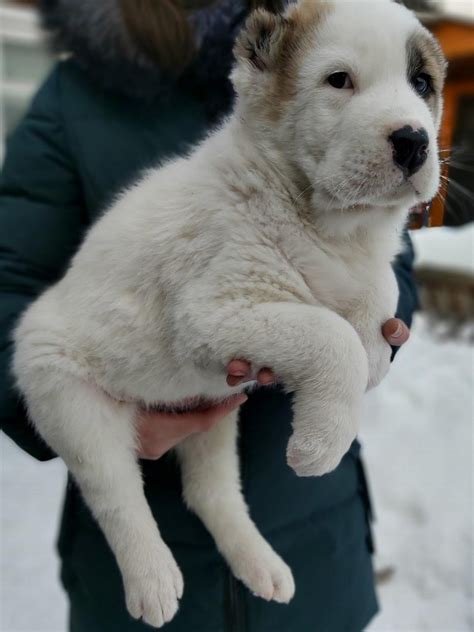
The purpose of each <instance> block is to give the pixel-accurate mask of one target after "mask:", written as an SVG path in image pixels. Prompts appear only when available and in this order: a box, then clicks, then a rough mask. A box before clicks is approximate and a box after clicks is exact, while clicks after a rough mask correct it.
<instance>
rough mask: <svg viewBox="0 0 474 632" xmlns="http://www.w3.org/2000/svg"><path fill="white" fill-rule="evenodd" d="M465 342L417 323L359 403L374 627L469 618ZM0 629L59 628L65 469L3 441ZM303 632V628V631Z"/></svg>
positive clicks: (427, 626) (436, 629)
mask: <svg viewBox="0 0 474 632" xmlns="http://www.w3.org/2000/svg"><path fill="white" fill-rule="evenodd" d="M473 360H474V356H473V348H472V347H469V346H468V345H467V344H466V343H465V342H462V340H461V339H459V340H457V341H456V340H455V341H452V340H451V341H449V340H439V339H435V338H433V336H432V334H430V333H429V332H428V331H427V330H426V327H425V323H424V321H423V320H422V319H420V318H419V319H418V321H417V322H416V325H415V327H414V330H413V334H412V339H411V341H410V343H409V344H407V345H406V347H405V348H404V349H402V350H401V351H400V354H399V357H398V358H397V360H396V362H395V363H394V365H393V367H392V370H391V372H390V374H389V376H388V377H387V379H386V380H385V382H384V383H383V384H382V385H381V386H380V388H378V389H377V390H376V391H374V392H373V393H371V394H370V395H369V396H368V398H367V415H366V420H365V423H364V427H363V431H362V440H363V443H364V448H365V455H366V459H367V463H368V470H369V476H370V479H371V481H372V488H373V494H374V499H375V508H376V513H377V523H376V526H375V531H376V539H377V549H378V556H377V560H376V563H377V566H378V567H379V568H384V569H385V568H387V567H390V568H393V569H394V573H393V576H392V578H391V579H389V580H388V581H387V582H386V583H384V584H382V585H381V586H380V591H379V592H380V600H381V605H382V614H380V615H379V616H378V617H377V619H376V620H375V621H374V622H373V623H372V625H371V626H370V628H369V630H370V632H422V631H427V632H468V631H471V630H473V625H474V621H473V618H472V594H471V592H470V591H471V588H472V575H471V572H472V561H473V548H472V527H473V525H472V510H473V497H472V457H473V452H472V449H473V448H472V422H473V408H474V406H473V392H474V389H473V386H474V384H473ZM1 447H2V453H1V454H2V462H3V465H2V497H3V502H2V507H1V509H2V515H1V520H2V523H1V524H2V532H1V536H2V537H1V545H2V550H1V553H2V556H1V564H2V566H1V573H2V575H1V579H2V586H1V588H2V601H1V603H2V613H1V625H0V629H1V630H2V632H40V631H41V632H64V631H65V629H66V627H65V626H66V624H65V621H66V604H65V600H64V597H63V595H62V593H61V590H60V588H59V587H58V582H57V562H56V557H55V554H54V550H53V542H54V539H55V534H56V529H57V517H58V512H59V507H60V502H61V497H62V493H63V487H64V480H65V472H64V468H63V467H62V465H61V463H60V462H59V461H56V462H51V463H36V462H35V461H33V460H32V459H30V458H29V457H28V456H26V455H24V454H22V452H21V451H20V450H18V449H16V448H15V447H14V446H13V445H12V444H11V443H10V442H9V441H8V440H7V439H4V438H3V439H2V443H1ZM301 632H306V630H302V631H301Z"/></svg>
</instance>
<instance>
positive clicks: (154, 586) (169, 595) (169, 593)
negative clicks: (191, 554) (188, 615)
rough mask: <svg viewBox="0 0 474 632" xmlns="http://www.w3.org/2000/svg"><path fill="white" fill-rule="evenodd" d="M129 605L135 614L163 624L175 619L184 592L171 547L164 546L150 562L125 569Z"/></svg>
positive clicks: (156, 623)
mask: <svg viewBox="0 0 474 632" xmlns="http://www.w3.org/2000/svg"><path fill="white" fill-rule="evenodd" d="M123 579H124V586H125V595H126V601H127V608H128V611H129V612H130V614H131V615H132V617H134V618H135V619H140V618H141V619H143V621H144V622H145V623H148V624H149V625H151V626H153V627H155V628H160V627H161V626H163V625H164V624H165V623H168V622H169V621H171V619H172V618H173V617H174V615H175V614H176V612H177V610H178V607H179V599H180V598H181V597H182V595H183V587H184V584H183V577H182V575H181V571H180V570H179V568H178V565H177V564H176V562H175V560H174V558H173V556H172V554H171V552H170V551H169V549H167V548H165V547H163V548H161V550H160V552H159V554H158V555H151V556H150V557H149V560H148V562H147V563H146V565H144V566H143V567H141V568H136V569H135V570H134V571H133V572H130V573H124V578H123Z"/></svg>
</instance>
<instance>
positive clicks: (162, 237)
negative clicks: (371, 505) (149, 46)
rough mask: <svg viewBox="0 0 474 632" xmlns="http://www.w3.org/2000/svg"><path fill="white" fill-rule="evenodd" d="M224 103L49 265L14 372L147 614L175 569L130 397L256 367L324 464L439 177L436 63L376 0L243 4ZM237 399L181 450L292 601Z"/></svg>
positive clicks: (197, 502) (209, 498) (191, 391)
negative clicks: (404, 249) (411, 229)
mask: <svg viewBox="0 0 474 632" xmlns="http://www.w3.org/2000/svg"><path fill="white" fill-rule="evenodd" d="M235 53H236V64H235V68H234V71H233V82H234V85H235V89H236V92H237V100H236V105H235V110H234V112H233V114H232V115H231V116H230V117H229V118H228V119H227V120H226V121H225V122H224V124H223V125H222V126H221V127H220V128H219V129H217V130H216V131H215V132H214V133H212V134H211V135H210V136H209V137H208V138H207V140H206V141H204V142H203V143H202V144H201V145H200V146H199V147H198V148H197V149H196V150H195V151H193V153H192V154H191V155H189V156H187V157H185V158H182V159H178V160H175V161H173V162H170V163H168V164H165V165H163V166H161V167H160V168H156V169H152V170H151V171H149V172H148V173H147V174H146V175H145V176H144V177H143V179H142V180H141V181H140V182H139V183H137V184H135V185H133V186H132V187H130V188H129V189H128V190H127V191H125V192H124V193H123V194H122V195H121V196H120V198H119V199H118V200H117V201H116V203H115V204H114V205H113V206H112V208H110V209H109V210H108V211H107V212H106V213H105V214H104V216H103V217H102V218H101V220H100V221H99V222H98V223H97V224H96V225H95V226H94V227H93V228H92V229H91V231H90V232H89V234H88V236H87V238H86V239H85V241H84V243H83V245H82V247H81V248H80V250H79V252H78V253H77V254H76V256H75V257H74V259H73V261H72V263H71V265H70V268H69V270H68V271H67V273H66V275H65V276H64V278H63V279H62V280H60V281H59V282H58V283H57V284H56V285H55V286H53V287H52V288H50V289H49V290H48V291H46V292H45V293H44V294H43V295H42V296H41V297H40V298H39V299H38V300H37V301H36V302H35V303H33V304H32V305H31V307H30V308H29V309H28V310H27V311H26V313H25V314H24V315H23V317H22V319H21V321H20V323H19V325H18V327H17V330H16V332H15V342H16V352H15V358H14V371H15V374H16V377H17V381H18V385H19V387H20V389H21V391H22V393H23V395H24V397H25V400H26V403H27V406H28V410H29V414H30V416H31V419H32V421H33V423H34V425H35V427H36V428H37V430H38V432H39V433H40V434H41V435H42V437H43V438H44V439H45V440H46V441H47V442H48V443H49V445H50V446H51V447H52V448H53V449H54V450H55V451H56V452H57V453H58V454H59V455H61V456H62V458H63V459H64V461H65V462H66V464H67V466H68V468H69V469H70V471H71V473H72V474H73V476H74V477H75V478H76V480H77V483H78V485H79V486H80V488H81V491H82V493H83V495H84V497H85V499H86V502H87V503H88V504H89V506H90V508H91V510H92V511H93V513H94V515H95V517H96V519H97V520H98V522H99V524H100V526H101V528H102V529H103V531H104V533H105V535H106V537H107V540H108V542H109V544H110V547H111V548H112V550H113V552H114V554H115V556H116V558H117V562H118V564H119V567H120V570H121V573H122V576H123V582H124V587H125V593H126V600H127V606H128V609H129V611H130V613H131V614H132V616H134V617H137V618H139V617H142V618H143V620H144V621H146V622H147V623H150V624H151V625H154V626H156V627H159V626H161V625H163V624H164V623H166V622H167V621H169V620H170V619H171V618H172V617H173V616H174V615H175V613H176V611H177V609H178V605H179V599H180V597H181V595H182V592H183V580H182V577H181V573H180V570H179V568H178V566H177V565H176V562H175V561H174V559H173V556H172V554H171V552H170V550H169V549H168V547H167V546H166V544H165V543H164V542H163V540H162V538H161V536H160V533H159V529H158V526H157V525H156V523H155V521H154V519H153V516H152V514H151V512H150V509H149V507H148V505H147V502H146V499H145V497H144V494H143V489H142V481H141V476H140V470H139V466H138V464H137V461H136V456H135V454H136V431H135V418H136V415H137V411H138V409H139V407H140V406H143V405H147V406H150V405H153V404H154V403H157V402H159V403H174V402H179V401H182V400H185V399H189V398H194V397H205V398H215V399H220V398H225V397H228V396H229V395H230V394H232V393H235V392H238V391H239V389H240V388H241V387H229V386H228V385H227V384H226V380H225V367H226V365H227V363H228V362H229V361H230V360H231V359H233V358H236V357H243V358H246V359H248V360H249V361H251V362H252V365H253V366H255V367H259V366H260V367H261V366H269V367H271V368H272V369H273V370H274V371H275V372H276V373H277V374H278V375H279V376H280V377H281V379H282V381H283V383H284V385H285V387H286V388H287V389H288V390H289V391H294V392H295V397H294V424H293V425H294V433H293V436H292V438H291V441H290V444H289V446H288V462H289V464H290V465H291V467H293V468H294V469H295V471H296V472H297V473H298V474H299V475H302V476H310V475H319V474H323V473H325V472H328V471H330V470H331V469H333V468H335V467H336V466H337V464H338V463H339V461H340V459H341V457H342V456H343V455H344V453H345V452H346V451H347V449H348V448H349V446H350V444H351V442H352V440H353V439H354V437H355V435H356V433H357V428H358V421H359V407H360V403H361V400H362V397H363V394H364V392H365V391H366V389H367V388H368V387H371V386H375V385H376V384H377V383H378V382H379V381H380V380H381V379H382V378H383V376H384V375H385V373H386V371H387V369H388V363H389V356H390V349H389V347H388V345H387V343H386V342H385V341H384V339H383V337H382V334H381V325H382V323H383V322H384V321H385V320H387V319H388V318H390V317H391V316H393V314H394V311H395V307H396V300H397V291H396V282H395V279H394V276H393V273H392V271H391V265H390V264H391V261H392V260H393V258H394V256H395V254H396V253H397V251H398V249H399V235H400V231H401V228H402V226H403V223H404V221H405V218H406V214H407V211H408V209H409V208H410V207H412V206H414V205H415V204H417V203H419V202H422V201H427V200H429V199H430V198H431V197H433V196H434V194H435V193H436V190H437V187H438V180H439V166H438V160H437V144H436V143H437V141H436V135H437V131H438V126H439V121H440V116H441V96H440V95H441V91H442V84H443V79H444V60H443V57H442V55H441V53H440V51H439V48H438V46H437V44H436V43H435V41H434V40H433V38H432V37H431V35H430V34H429V33H428V32H427V31H426V30H425V29H424V28H423V27H422V26H421V25H420V24H419V22H418V21H417V20H416V18H415V17H414V16H413V15H412V14H411V13H410V12H409V11H407V10H406V9H405V8H403V7H402V6H400V5H397V4H395V3H391V2H389V1H388V0H372V1H368V2H357V3H355V2H342V1H341V2H339V1H337V0H336V1H335V2H328V3H319V2H316V1H313V0H306V1H303V0H301V2H299V3H297V4H296V5H292V6H290V8H289V9H288V10H287V12H286V13H285V14H284V15H273V14H270V13H267V12H264V11H259V12H257V13H255V14H253V15H252V16H251V17H250V18H249V20H248V22H247V25H246V28H245V29H244V31H243V32H242V34H241V36H240V37H239V39H238V41H237V44H236V47H235ZM236 433H237V414H236V413H232V414H230V415H229V416H228V417H227V418H226V419H225V420H224V421H223V422H222V423H220V424H218V425H217V426H215V427H214V428H213V429H212V430H210V431H209V432H207V433H204V434H201V435H195V436H192V437H190V438H188V439H187V440H186V441H184V442H183V443H182V444H181V445H180V446H179V448H178V449H177V453H178V457H179V461H180V464H181V468H182V476H183V489H184V497H185V500H186V502H187V504H188V506H189V507H190V508H191V509H192V510H193V511H195V512H196V513H197V515H198V516H199V517H200V518H201V519H202V521H203V522H204V524H205V525H206V527H207V528H208V530H209V531H210V533H211V534H212V536H213V537H214V539H215V541H216V544H217V546H218V548H219V550H220V551H221V552H222V555H223V556H224V557H225V559H226V560H227V562H228V564H229V565H230V567H231V569H232V571H233V572H234V574H235V575H236V576H237V577H238V578H240V579H241V580H242V581H243V582H244V583H245V584H246V585H247V586H248V587H249V589H250V590H251V591H252V592H254V593H255V594H257V595H260V596H261V597H263V598H264V599H273V600H275V601H280V602H288V601H289V600H290V599H291V598H292V596H293V593H294V583H293V578H292V574H291V571H290V569H289V568H288V566H287V565H286V564H285V563H284V562H283V560H282V559H281V558H280V557H279V556H278V555H277V553H276V552H275V551H273V549H272V548H271V547H270V545H269V544H268V543H267V542H266V541H265V540H264V539H263V537H262V536H261V535H260V533H259V531H258V529H257V527H256V526H255V524H254V523H253V522H252V520H251V518H250V516H249V515H248V511H247V508H246V505H245V501H244V498H243V496H242V493H241V490H240V482H239V466H238V459H237V454H236Z"/></svg>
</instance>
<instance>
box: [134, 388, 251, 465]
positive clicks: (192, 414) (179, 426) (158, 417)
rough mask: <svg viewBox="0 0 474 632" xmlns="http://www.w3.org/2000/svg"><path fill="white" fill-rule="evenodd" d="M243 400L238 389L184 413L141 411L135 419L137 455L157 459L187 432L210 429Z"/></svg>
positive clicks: (186, 435)
mask: <svg viewBox="0 0 474 632" xmlns="http://www.w3.org/2000/svg"><path fill="white" fill-rule="evenodd" d="M246 400H247V395H245V394H244V393H239V394H237V395H232V396H231V397H229V398H228V399H226V400H225V401H224V402H222V403H220V404H217V405H216V406H211V407H210V408H207V409H205V410H201V409H199V410H191V411H189V412H185V413H163V412H153V411H142V412H141V414H140V417H139V419H138V440H139V448H138V456H139V458H141V459H147V460H152V461H154V460H157V459H159V458H160V457H161V456H163V454H165V452H168V450H171V449H172V448H174V447H175V446H176V445H177V444H178V443H180V442H181V441H183V440H184V439H186V438H187V437H189V436H190V435H193V434H196V433H198V432H206V431H207V430H210V429H211V428H212V427H213V426H214V425H215V424H216V423H218V422H219V421H220V420H221V419H223V418H224V417H225V416H226V415H228V414H229V413H230V412H231V411H233V410H235V409H236V408H238V407H239V406H241V405H242V404H243V403H244V402H245V401H246Z"/></svg>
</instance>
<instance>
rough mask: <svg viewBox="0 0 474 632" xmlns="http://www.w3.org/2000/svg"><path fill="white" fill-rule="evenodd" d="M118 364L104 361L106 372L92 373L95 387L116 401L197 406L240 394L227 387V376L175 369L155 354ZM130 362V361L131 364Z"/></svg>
mask: <svg viewBox="0 0 474 632" xmlns="http://www.w3.org/2000/svg"><path fill="white" fill-rule="evenodd" d="M123 360H124V359H123V358H121V361H119V362H117V360H116V361H115V362H113V361H112V362H107V363H106V364H105V365H104V368H106V370H105V371H100V372H98V373H96V372H95V371H93V373H95V375H94V378H95V380H96V382H97V384H98V385H99V386H100V387H102V388H103V389H104V390H105V391H106V392H107V393H109V394H110V395H111V396H112V397H114V398H116V399H120V400H123V401H134V402H138V403H139V404H141V405H145V406H154V407H163V408H170V409H171V408H172V409H174V408H180V407H181V406H182V403H183V402H185V403H186V404H187V405H190V403H191V402H192V401H195V402H196V404H197V405H199V403H202V402H204V401H209V402H211V401H220V400H223V399H226V398H227V397H229V396H231V395H233V394H235V393H240V392H242V390H244V387H242V386H236V387H230V386H228V385H227V382H226V374H225V372H224V371H223V372H222V373H216V372H215V371H212V372H211V371H205V370H202V369H198V368H196V367H194V366H181V367H179V368H177V367H176V366H173V363H171V362H169V361H168V362H167V361H166V359H165V357H164V356H161V361H160V355H159V354H156V355H154V357H153V358H149V361H148V362H147V358H146V357H143V356H142V357H141V358H140V360H141V361H138V362H137V360H138V357H137V356H135V357H134V358H133V359H132V357H131V356H129V357H128V361H129V363H125V362H124V361H123ZM130 360H132V361H131V362H130Z"/></svg>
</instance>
